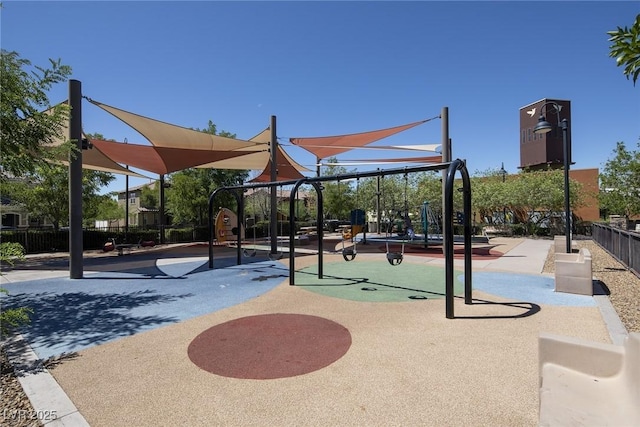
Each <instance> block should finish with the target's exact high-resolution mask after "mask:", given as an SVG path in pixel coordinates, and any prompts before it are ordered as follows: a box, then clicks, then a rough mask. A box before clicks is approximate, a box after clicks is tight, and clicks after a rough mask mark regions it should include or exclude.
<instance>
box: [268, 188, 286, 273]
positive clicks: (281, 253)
mask: <svg viewBox="0 0 640 427" xmlns="http://www.w3.org/2000/svg"><path fill="white" fill-rule="evenodd" d="M280 191H282V186H280ZM279 216H280V213H279V212H276V215H275V219H276V221H278V222H279V223H280V235H284V218H278V217H279ZM272 218H273V216H272ZM269 229H271V227H269ZM277 229H278V227H277V226H276V227H275V228H274V230H277ZM276 234H277V233H276ZM269 237H271V234H269ZM276 238H278V236H276ZM279 241H280V239H278V242H279ZM267 256H268V257H269V259H270V260H271V261H277V260H279V259H282V257H283V256H284V251H283V250H282V248H281V247H280V246H279V245H276V252H269V255H267Z"/></svg>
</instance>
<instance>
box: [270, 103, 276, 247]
mask: <svg viewBox="0 0 640 427" xmlns="http://www.w3.org/2000/svg"><path fill="white" fill-rule="evenodd" d="M270 128H271V144H270V146H269V150H270V151H271V177H270V178H271V182H276V181H277V180H278V133H277V131H276V116H271V123H270ZM276 188H277V187H276V186H275V185H272V186H271V215H270V217H271V221H270V223H269V227H270V228H271V254H273V255H275V254H277V253H278V194H277V193H276Z"/></svg>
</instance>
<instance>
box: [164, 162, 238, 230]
mask: <svg viewBox="0 0 640 427" xmlns="http://www.w3.org/2000/svg"><path fill="white" fill-rule="evenodd" d="M247 176H248V172H247V171H237V170H224V169H197V168H190V169H185V170H183V171H180V172H176V173H173V174H171V178H170V180H171V188H169V189H167V191H166V194H167V210H168V212H169V213H170V214H171V215H172V217H173V221H174V223H176V224H192V225H206V224H207V217H208V212H209V195H210V194H211V193H212V192H213V191H214V190H215V189H216V188H219V187H225V186H230V185H237V184H238V183H241V182H244V180H245V179H246V178H247ZM218 207H226V208H229V209H231V210H236V209H237V206H236V200H235V198H234V197H233V196H231V195H230V194H228V193H226V192H222V193H218V195H217V196H216V206H214V209H217V208H218Z"/></svg>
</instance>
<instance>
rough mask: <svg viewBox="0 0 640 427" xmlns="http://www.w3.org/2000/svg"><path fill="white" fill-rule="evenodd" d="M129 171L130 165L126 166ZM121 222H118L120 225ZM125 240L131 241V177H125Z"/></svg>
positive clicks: (125, 141) (125, 140)
mask: <svg viewBox="0 0 640 427" xmlns="http://www.w3.org/2000/svg"><path fill="white" fill-rule="evenodd" d="M128 142H129V141H127V138H125V139H124V143H125V144H127V143H128ZM125 167H126V168H127V170H129V165H125ZM119 223H120V221H118V225H119ZM118 231H120V227H118ZM124 238H125V240H127V241H128V239H129V175H128V174H127V175H125V176H124Z"/></svg>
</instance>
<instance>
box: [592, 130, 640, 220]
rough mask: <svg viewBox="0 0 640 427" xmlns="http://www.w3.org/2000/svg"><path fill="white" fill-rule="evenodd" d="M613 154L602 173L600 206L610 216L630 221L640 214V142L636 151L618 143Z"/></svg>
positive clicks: (622, 143)
mask: <svg viewBox="0 0 640 427" xmlns="http://www.w3.org/2000/svg"><path fill="white" fill-rule="evenodd" d="M613 154H614V157H613V158H610V159H609V160H607V162H606V163H605V166H604V169H603V170H602V171H601V172H600V193H599V199H600V204H601V207H602V208H603V209H605V210H607V211H608V212H609V213H610V214H618V215H624V216H625V217H626V218H627V219H629V217H631V216H633V215H637V214H640V142H638V149H637V150H636V151H629V150H627V148H626V146H625V144H624V142H618V143H617V144H616V148H615V149H614V151H613Z"/></svg>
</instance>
